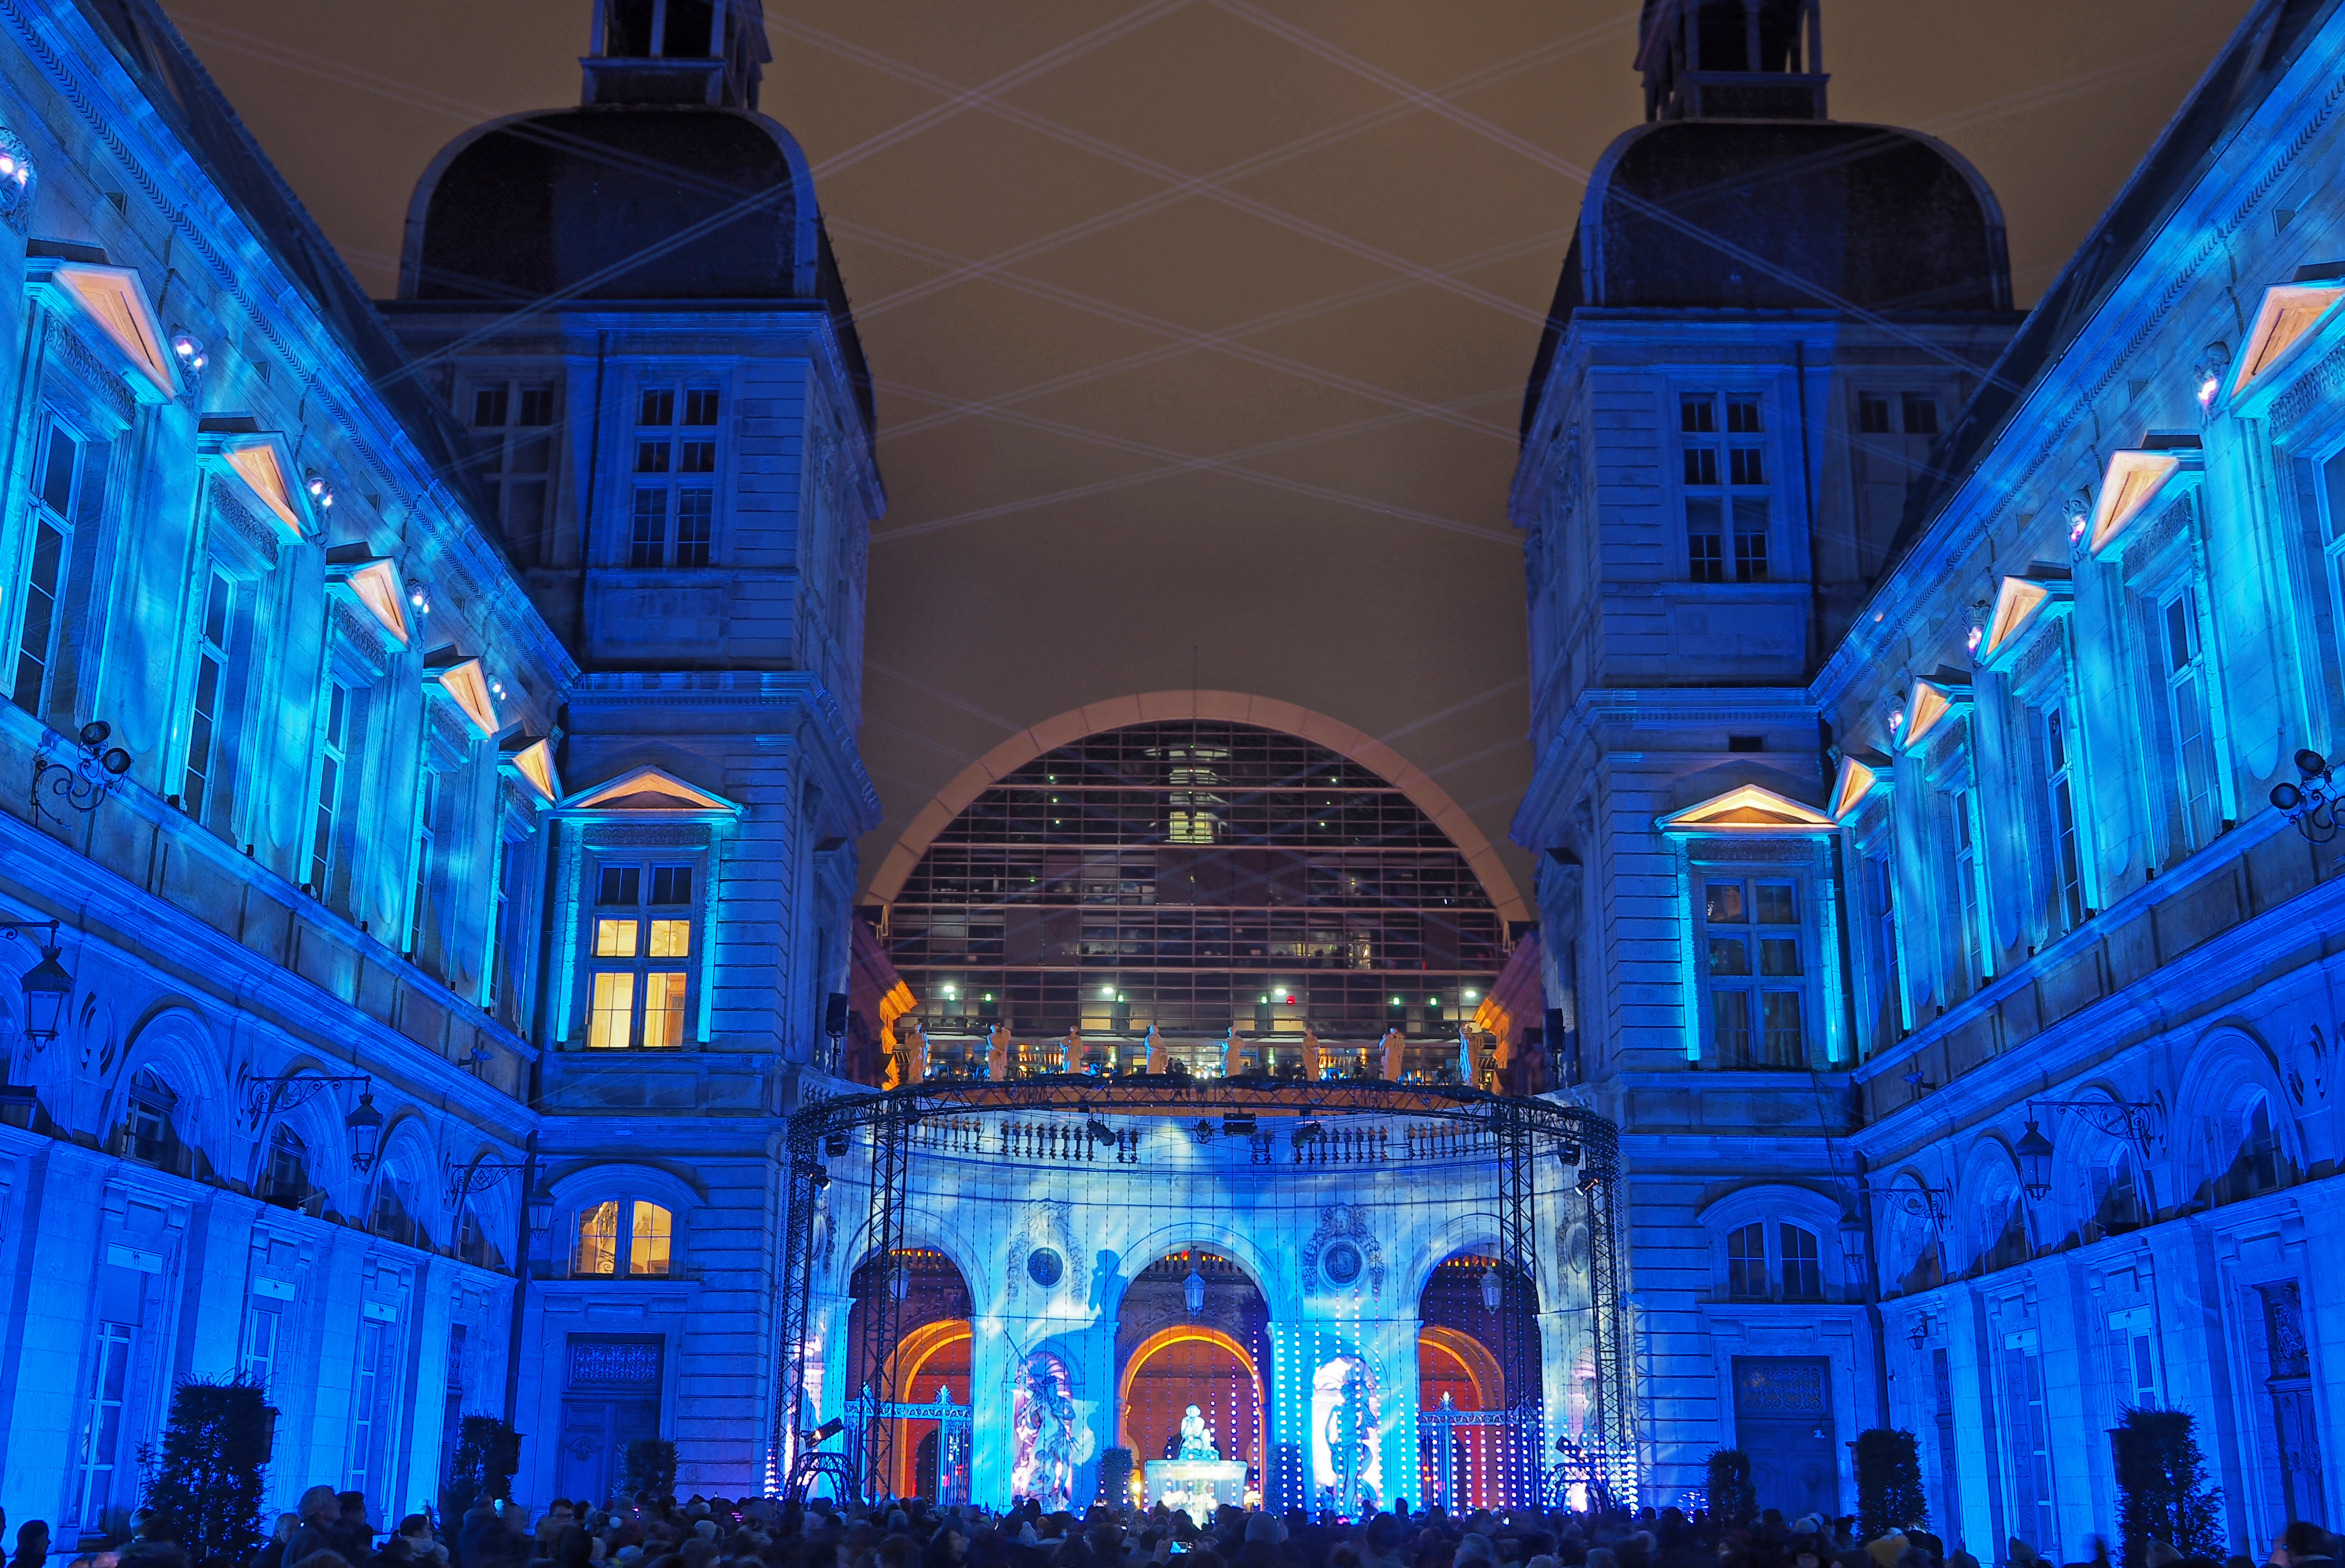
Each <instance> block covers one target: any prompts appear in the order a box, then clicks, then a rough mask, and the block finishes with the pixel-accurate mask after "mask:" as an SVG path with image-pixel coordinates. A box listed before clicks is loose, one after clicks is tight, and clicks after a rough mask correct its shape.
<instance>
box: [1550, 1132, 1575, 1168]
mask: <svg viewBox="0 0 2345 1568" xmlns="http://www.w3.org/2000/svg"><path fill="white" fill-rule="evenodd" d="M1555 1158H1556V1163H1557V1164H1558V1165H1566V1166H1576V1165H1578V1164H1579V1160H1580V1148H1579V1143H1578V1142H1577V1141H1576V1140H1575V1139H1571V1138H1558V1139H1557V1140H1556V1145H1555Z"/></svg>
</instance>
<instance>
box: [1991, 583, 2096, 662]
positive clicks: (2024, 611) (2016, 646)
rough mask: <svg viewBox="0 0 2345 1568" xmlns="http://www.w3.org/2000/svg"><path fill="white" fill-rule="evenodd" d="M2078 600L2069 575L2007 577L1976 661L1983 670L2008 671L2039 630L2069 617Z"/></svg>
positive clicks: (1997, 592) (1998, 587)
mask: <svg viewBox="0 0 2345 1568" xmlns="http://www.w3.org/2000/svg"><path fill="white" fill-rule="evenodd" d="M2075 601H2076V587H2075V585H2073V584H2072V583H2070V582H2069V581H2068V574H2067V573H2066V572H2057V573H2055V572H2049V571H2047V572H2046V573H2045V574H2044V575H2040V576H2039V575H2035V573H2034V572H2031V573H2030V574H2029V575H2026V576H2025V577H2005V578H2004V579H2003V581H2002V582H2001V583H2000V584H1998V585H1996V587H1995V608H1994V609H1993V610H1991V611H1989V612H1988V613H1987V617H1986V627H1985V631H1984V632H1983V633H1982V634H1981V636H1980V638H1979V646H1978V652H1977V654H1976V655H1975V656H1974V660H1973V662H1974V663H1975V664H1976V665H1977V666H1978V667H1980V668H1981V669H1987V670H1996V671H2001V670H2003V669H2005V668H2007V667H2009V666H2010V664H2011V663H2012V661H2013V660H2015V659H2016V658H2017V657H2019V650H2020V649H2021V648H2022V647H2025V645H2026V642H2027V639H2028V637H2029V636H2032V635H2033V634H2034V633H2035V630H2036V628H2037V627H2039V626H2044V625H2046V624H2047V623H2049V622H2050V621H2052V620H2054V619H2056V618H2057V617H2059V616H2065V615H2066V614H2067V613H2068V609H2069V606H2071V605H2072V604H2074V603H2075Z"/></svg>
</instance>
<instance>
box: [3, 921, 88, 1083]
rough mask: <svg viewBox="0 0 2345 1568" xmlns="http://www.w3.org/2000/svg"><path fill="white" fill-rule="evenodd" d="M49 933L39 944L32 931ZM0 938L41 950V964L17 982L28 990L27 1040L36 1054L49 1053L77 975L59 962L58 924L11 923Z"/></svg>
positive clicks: (71, 995)
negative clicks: (19, 940) (21, 941)
mask: <svg viewBox="0 0 2345 1568" xmlns="http://www.w3.org/2000/svg"><path fill="white" fill-rule="evenodd" d="M36 931H38V932H47V933H48V934H47V936H46V937H45V938H43V939H41V940H39V941H38V942H36V941H35V939H34V938H32V937H30V936H27V935H26V934H25V933H26V932H36ZM0 936H5V937H7V938H8V939H9V940H11V941H15V940H16V939H18V938H20V937H21V938H23V940H24V941H25V942H28V943H32V944H33V945H36V946H37V947H39V948H40V950H41V962H38V963H36V964H35V965H33V967H32V968H30V969H28V970H26V971H25V972H24V975H23V976H22V977H21V978H20V979H19V980H18V981H17V983H18V984H19V985H21V986H23V987H24V988H25V1039H27V1040H29V1041H31V1042H32V1043H33V1049H34V1050H35V1051H36V1052H41V1051H46V1050H47V1049H48V1048H49V1042H50V1041H52V1040H54V1039H56V1037H57V1028H58V1026H59V1025H60V1024H61V1023H64V1021H65V1014H66V1003H67V1002H69V1001H71V1000H72V999H73V984H74V983H73V976H72V975H71V974H68V973H67V972H66V966H65V965H64V964H62V963H60V962H57V954H58V952H59V951H60V949H59V947H58V945H57V922H56V921H53V920H36V921H8V922H6V923H5V924H0Z"/></svg>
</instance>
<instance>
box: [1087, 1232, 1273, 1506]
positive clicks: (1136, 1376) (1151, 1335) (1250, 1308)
mask: <svg viewBox="0 0 2345 1568" xmlns="http://www.w3.org/2000/svg"><path fill="white" fill-rule="evenodd" d="M1192 1276H1193V1277H1194V1278H1195V1281H1196V1283H1195V1285H1194V1286H1192V1284H1191V1278H1192ZM1192 1294H1194V1296H1195V1298H1196V1300H1197V1306H1196V1308H1195V1309H1194V1310H1192V1308H1191V1307H1190V1299H1191V1297H1192ZM1269 1335H1270V1307H1269V1303H1268V1302H1267V1301H1265V1300H1264V1298H1263V1294H1262V1290H1261V1288H1260V1287H1258V1286H1257V1285H1255V1283H1254V1280H1253V1279H1252V1278H1250V1277H1249V1276H1248V1275H1247V1274H1246V1272H1245V1270H1244V1269H1243V1268H1239V1267H1238V1265H1236V1264H1235V1263H1233V1262H1232V1261H1230V1260H1229V1259H1228V1258H1226V1257H1222V1256H1220V1255H1219V1254H1216V1253H1212V1252H1206V1251H1203V1250H1200V1249H1184V1250H1183V1251H1179V1252H1174V1253H1172V1254H1169V1255H1168V1256H1166V1257H1161V1258H1159V1259H1157V1260H1156V1261H1155V1262H1154V1263H1152V1264H1150V1265H1149V1266H1148V1267H1147V1268H1143V1269H1142V1270H1141V1271H1140V1273H1139V1275H1138V1276H1137V1277H1136V1278H1133V1280H1132V1284H1131V1285H1130V1287H1129V1288H1126V1289H1125V1291H1124V1294H1123V1302H1122V1307H1121V1308H1120V1309H1119V1310H1118V1313H1117V1317H1116V1344H1115V1349H1116V1366H1117V1374H1116V1441H1119V1442H1120V1443H1122V1445H1123V1446H1124V1447H1126V1448H1128V1449H1130V1450H1131V1451H1132V1473H1133V1476H1134V1478H1135V1479H1138V1478H1139V1477H1141V1476H1142V1475H1143V1474H1144V1473H1145V1471H1144V1467H1145V1466H1146V1465H1147V1463H1148V1461H1150V1460H1152V1459H1170V1458H1172V1457H1173V1455H1174V1453H1176V1452H1177V1451H1178V1447H1179V1441H1180V1432H1181V1420H1182V1417H1183V1415H1184V1414H1185V1413H1186V1412H1187V1410H1188V1408H1189V1407H1190V1406H1191V1405H1194V1406H1196V1407H1197V1410H1198V1413H1199V1414H1200V1415H1202V1416H1203V1418H1204V1420H1205V1423H1206V1425H1207V1426H1209V1427H1211V1428H1212V1429H1213V1445H1214V1447H1215V1448H1216V1449H1218V1450H1219V1451H1220V1453H1221V1456H1222V1457H1223V1459H1225V1460H1234V1461H1238V1462H1240V1463H1242V1464H1244V1465H1245V1466H1246V1469H1247V1476H1246V1483H1247V1486H1248V1488H1249V1489H1250V1490H1259V1489H1260V1487H1261V1485H1262V1462H1263V1453H1264V1437H1265V1433H1266V1431H1267V1425H1266V1423H1267V1421H1268V1419H1269V1412H1268V1410H1266V1409H1265V1408H1264V1391H1263V1378H1262V1369H1263V1368H1264V1366H1265V1365H1267V1364H1268V1360H1269V1352H1270V1345H1269Z"/></svg>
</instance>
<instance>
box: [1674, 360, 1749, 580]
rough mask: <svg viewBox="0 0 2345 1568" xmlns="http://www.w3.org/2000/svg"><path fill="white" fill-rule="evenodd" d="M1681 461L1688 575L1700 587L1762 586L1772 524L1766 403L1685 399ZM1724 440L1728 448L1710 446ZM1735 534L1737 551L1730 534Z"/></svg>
mask: <svg viewBox="0 0 2345 1568" xmlns="http://www.w3.org/2000/svg"><path fill="white" fill-rule="evenodd" d="M1678 430H1679V433H1680V461H1681V463H1682V472H1683V474H1684V482H1685V496H1684V504H1685V525H1686V575H1688V576H1689V577H1690V578H1691V579H1692V580H1693V581H1695V582H1697V583H1723V582H1730V581H1731V582H1737V583H1763V582H1765V581H1766V580H1767V576H1768V566H1769V555H1770V545H1769V526H1770V524H1771V512H1770V506H1769V497H1768V496H1767V494H1765V493H1764V492H1765V487H1766V484H1767V449H1766V445H1765V443H1763V442H1761V441H1757V440H1747V439H1746V440H1736V439H1734V438H1735V437H1738V436H1740V437H1755V436H1761V435H1763V434H1764V433H1765V430H1766V425H1765V421H1764V418H1763V417H1762V411H1761V403H1760V400H1759V397H1758V395H1757V394H1756V393H1751V392H1725V393H1719V392H1681V393H1680V394H1679V397H1678ZM1720 433H1723V434H1724V435H1725V436H1726V437H1727V439H1726V440H1725V441H1723V442H1721V441H1717V440H1709V439H1691V438H1697V437H1711V436H1715V435H1718V434H1720ZM1730 530H1731V535H1732V541H1731V548H1730V545H1729V539H1728V535H1729V533H1730Z"/></svg>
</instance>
